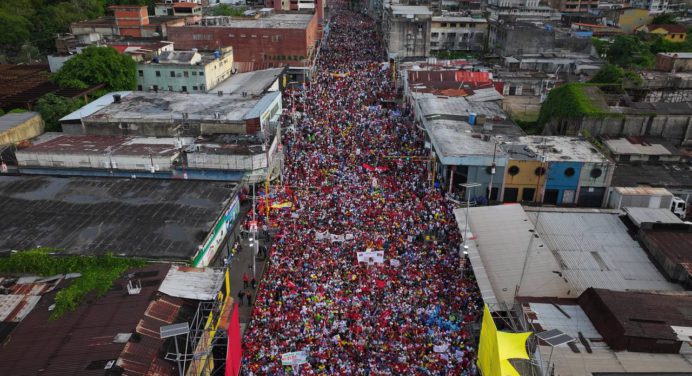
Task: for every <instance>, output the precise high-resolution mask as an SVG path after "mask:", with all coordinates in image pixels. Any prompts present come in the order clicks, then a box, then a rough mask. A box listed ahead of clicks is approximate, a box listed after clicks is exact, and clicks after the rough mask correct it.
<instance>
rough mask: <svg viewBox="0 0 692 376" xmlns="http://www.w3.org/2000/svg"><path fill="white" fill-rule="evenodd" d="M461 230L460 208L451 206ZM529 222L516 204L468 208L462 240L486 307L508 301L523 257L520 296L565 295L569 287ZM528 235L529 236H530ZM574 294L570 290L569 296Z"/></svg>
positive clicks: (517, 280) (512, 292)
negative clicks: (467, 225)
mask: <svg viewBox="0 0 692 376" xmlns="http://www.w3.org/2000/svg"><path fill="white" fill-rule="evenodd" d="M454 216H455V217H456V220H457V224H458V225H459V229H460V231H461V233H462V234H463V233H464V224H465V216H466V210H465V209H457V210H455V211H454ZM532 230H533V224H532V223H531V222H530V221H529V219H528V217H527V215H526V213H525V212H524V210H523V209H522V207H521V205H519V204H511V205H500V206H482V207H475V208H471V209H470V210H469V228H468V232H469V235H468V238H469V240H468V241H467V243H466V244H467V245H468V247H469V250H468V252H469V259H470V261H471V265H472V267H473V271H474V274H475V276H476V280H477V281H478V286H479V288H480V290H481V295H482V296H483V300H484V301H485V302H486V303H488V304H490V305H491V310H502V309H503V308H502V307H501V306H498V304H499V305H502V304H507V305H509V306H512V305H513V304H514V296H515V290H516V288H517V285H519V282H520V280H521V275H522V270H523V265H524V261H525V259H526V258H527V250H528V249H529V248H530V249H531V251H530V252H528V260H527V261H526V273H525V276H524V279H523V281H522V283H521V289H520V290H519V295H521V296H538V297H553V296H568V294H567V292H568V291H569V290H570V288H571V286H570V285H569V284H567V283H565V282H564V281H563V280H562V279H561V278H560V277H559V276H558V275H557V274H555V273H553V271H559V270H560V268H559V266H558V264H557V262H556V261H555V259H554V258H553V257H550V250H549V249H548V247H547V246H545V245H544V243H543V240H542V239H541V238H536V237H534V232H532ZM532 237H533V241H532V240H531V239H532ZM574 297H576V295H574Z"/></svg>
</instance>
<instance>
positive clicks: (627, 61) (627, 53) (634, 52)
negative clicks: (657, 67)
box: [607, 35, 654, 68]
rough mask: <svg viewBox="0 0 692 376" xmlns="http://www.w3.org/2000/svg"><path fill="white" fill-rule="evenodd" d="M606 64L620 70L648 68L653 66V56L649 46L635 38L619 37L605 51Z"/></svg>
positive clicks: (628, 36) (629, 36)
mask: <svg viewBox="0 0 692 376" xmlns="http://www.w3.org/2000/svg"><path fill="white" fill-rule="evenodd" d="M607 58H608V62H610V63H611V64H616V65H618V66H620V67H622V68H649V67H651V66H653V64H654V55H653V54H652V53H651V51H650V50H649V46H648V45H646V44H645V43H644V42H642V41H641V40H640V39H639V38H637V37H636V36H631V35H619V36H617V37H615V40H614V41H613V43H612V44H611V45H610V46H609V47H608V50H607Z"/></svg>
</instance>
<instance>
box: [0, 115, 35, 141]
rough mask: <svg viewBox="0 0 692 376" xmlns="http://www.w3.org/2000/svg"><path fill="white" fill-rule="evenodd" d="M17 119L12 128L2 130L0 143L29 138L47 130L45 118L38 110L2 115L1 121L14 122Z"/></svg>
mask: <svg viewBox="0 0 692 376" xmlns="http://www.w3.org/2000/svg"><path fill="white" fill-rule="evenodd" d="M24 119H25V120H24ZM15 121H16V122H17V123H16V125H14V126H13V127H12V128H10V129H7V130H5V131H0V145H3V144H15V143H17V142H19V141H23V140H28V139H30V138H34V137H36V136H39V135H42V134H43V132H44V131H45V124H44V122H43V118H41V115H39V114H38V113H37V112H25V113H19V114H6V115H4V116H2V117H0V123H5V122H7V123H13V122H15Z"/></svg>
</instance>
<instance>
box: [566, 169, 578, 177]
mask: <svg viewBox="0 0 692 376" xmlns="http://www.w3.org/2000/svg"><path fill="white" fill-rule="evenodd" d="M575 173H576V171H574V168H572V167H567V168H566V169H565V176H567V177H568V178H569V177H572V176H574V174H575Z"/></svg>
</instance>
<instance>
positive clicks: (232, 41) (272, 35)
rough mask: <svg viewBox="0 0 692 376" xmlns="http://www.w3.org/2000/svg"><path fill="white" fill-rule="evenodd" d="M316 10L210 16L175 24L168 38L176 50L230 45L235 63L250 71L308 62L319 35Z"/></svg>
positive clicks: (208, 48)
mask: <svg viewBox="0 0 692 376" xmlns="http://www.w3.org/2000/svg"><path fill="white" fill-rule="evenodd" d="M317 18H318V17H317V15H316V14H303V13H277V14H272V15H269V16H266V17H259V18H249V19H235V18H219V17H216V18H212V19H209V20H205V21H204V22H203V25H201V26H197V25H195V26H184V27H175V28H170V29H169V30H168V40H169V41H171V42H174V43H175V48H176V49H179V50H190V49H192V48H197V49H199V50H201V51H205V50H206V51H212V50H216V49H217V48H219V47H225V46H232V47H233V55H234V56H233V60H234V65H235V67H236V68H237V69H238V70H239V71H241V72H245V71H252V70H258V69H267V68H274V67H280V66H284V65H289V66H294V67H295V66H305V65H308V59H309V58H310V57H311V56H312V54H313V53H314V51H315V43H316V42H317V40H318V39H319V30H318V20H317Z"/></svg>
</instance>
